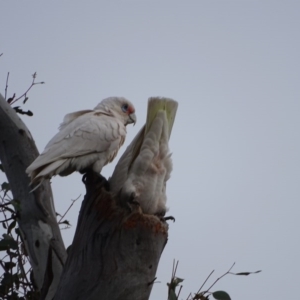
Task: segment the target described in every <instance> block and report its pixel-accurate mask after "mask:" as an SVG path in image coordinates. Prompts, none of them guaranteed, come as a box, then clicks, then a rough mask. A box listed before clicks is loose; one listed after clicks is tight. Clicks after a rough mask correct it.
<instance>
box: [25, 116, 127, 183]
mask: <svg viewBox="0 0 300 300" xmlns="http://www.w3.org/2000/svg"><path fill="white" fill-rule="evenodd" d="M76 116H78V117H76ZM125 136H126V128H125V126H124V125H123V124H122V122H121V121H119V120H118V119H117V118H115V117H111V116H108V115H105V114H103V113H101V112H97V111H92V112H90V111H87V112H86V111H85V112H83V113H82V114H80V112H76V113H75V115H74V113H73V114H69V115H67V116H66V117H65V119H64V122H63V124H62V126H61V129H60V131H59V132H58V133H57V134H56V135H55V136H54V137H53V138H52V139H51V140H50V142H49V143H48V144H47V145H46V148H45V150H44V151H43V153H42V154H41V155H40V156H39V157H38V158H37V159H36V160H35V161H34V162H33V163H32V164H31V165H30V166H29V167H28V168H27V170H26V172H27V173H28V174H29V175H30V176H31V178H32V181H36V180H38V178H39V177H48V178H49V177H51V176H53V175H57V174H60V175H62V176H64V175H68V174H70V173H72V172H73V171H75V170H77V171H80V170H83V169H84V168H86V167H89V166H91V165H92V166H93V169H94V170H95V171H96V172H100V171H101V169H102V167H103V166H104V165H106V164H107V163H108V162H110V161H112V160H113V159H114V157H115V156H116V154H117V152H118V150H119V148H120V147H121V145H122V144H123V142H124V140H125Z"/></svg>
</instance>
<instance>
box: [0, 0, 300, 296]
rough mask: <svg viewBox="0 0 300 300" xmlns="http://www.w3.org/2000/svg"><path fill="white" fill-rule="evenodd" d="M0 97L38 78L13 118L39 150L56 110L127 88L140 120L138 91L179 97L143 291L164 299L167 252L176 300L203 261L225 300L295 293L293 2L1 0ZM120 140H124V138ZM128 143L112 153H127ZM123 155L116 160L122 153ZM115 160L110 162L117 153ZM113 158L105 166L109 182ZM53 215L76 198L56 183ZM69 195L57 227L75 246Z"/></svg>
mask: <svg viewBox="0 0 300 300" xmlns="http://www.w3.org/2000/svg"><path fill="white" fill-rule="evenodd" d="M0 8H1V12H2V14H1V19H0V37H1V39H0V53H2V52H3V53H4V54H3V56H2V57H1V58H0V92H1V93H4V89H5V80H6V75H7V72H8V71H9V72H10V80H9V95H11V94H12V93H13V92H16V93H17V94H21V93H22V92H24V91H25V90H26V88H27V87H28V86H29V84H30V81H31V74H33V73H34V72H35V71H36V72H37V74H38V78H37V80H38V81H39V80H41V81H45V82H46V84H45V85H41V86H36V87H34V89H33V90H32V91H31V92H30V94H29V101H28V103H27V104H26V106H25V107H24V108H28V109H30V110H32V111H33V112H34V113H35V115H34V117H32V118H28V117H24V118H23V120H25V122H26V124H27V125H28V127H29V129H30V131H31V133H32V135H33V136H34V138H35V140H36V144H37V146H38V148H39V150H40V151H41V150H43V149H44V146H45V145H46V143H47V142H48V141H49V139H50V138H51V137H52V136H53V135H54V134H55V133H56V132H57V128H58V125H59V123H60V122H61V121H62V118H63V116H64V115H65V114H66V113H69V112H72V111H75V110H79V109H86V108H93V107H94V106H96V104H97V103H98V102H100V100H102V99H103V98H105V97H107V96H114V95H117V96H124V97H126V98H128V99H130V100H131V101H132V102H133V103H134V104H135V106H136V112H137V116H138V123H137V125H136V126H135V127H131V126H130V127H129V128H128V136H127V141H126V145H127V144H128V143H129V142H130V140H131V139H132V138H133V136H134V135H135V134H136V133H137V132H138V130H139V128H140V127H141V126H142V125H143V123H144V120H145V115H146V107H147V99H148V97H150V96H157V95H158V96H167V97H171V98H174V99H176V100H177V101H178V102H179V109H178V114H177V119H176V122H175V125H174V128H173V132H172V136H171V145H170V146H171V150H172V152H173V163H174V171H173V173H172V178H171V179H170V181H169V184H168V187H167V193H168V206H169V208H170V211H169V213H170V214H171V215H173V216H175V217H176V222H175V223H174V224H172V223H171V224H170V229H169V242H168V244H167V246H166V248H165V250H164V252H163V255H162V258H161V262H160V266H159V270H158V272H157V277H158V279H157V280H159V281H161V283H157V284H155V286H154V289H153V292H152V296H151V299H152V300H156V299H166V298H167V296H166V293H167V288H166V282H167V281H169V279H170V274H171V268H172V261H173V258H175V259H178V260H179V261H180V263H179V269H178V276H179V277H182V278H184V279H185V281H184V287H183V291H182V293H181V294H182V299H185V298H186V297H187V295H188V294H189V292H192V291H197V289H198V288H199V286H200V285H201V283H202V282H203V281H204V280H205V278H206V276H207V275H208V274H209V273H210V271H211V270H212V269H215V270H216V274H215V275H214V276H217V275H221V274H222V273H223V272H225V271H226V270H227V269H228V268H229V267H230V266H231V264H232V263H233V262H236V267H235V268H234V270H233V271H236V272H238V271H256V270H258V269H262V270H263V272H262V273H260V274H257V275H253V276H250V277H232V276H228V277H225V278H224V279H223V280H222V281H220V282H219V283H218V284H217V286H215V290H219V289H223V290H226V291H227V292H229V294H230V295H231V296H232V299H244V300H252V299H294V298H295V297H296V296H295V294H296V293H297V290H298V285H299V279H300V276H299V269H300V262H299V253H300V241H299V228H300V221H299V209H300V205H299V200H300V199H299V197H300V184H299V182H300V160H299V153H300V142H299V125H300V122H299V113H300V99H299V95H300V93H299V92H300V88H299V86H300V84H299V79H300V76H299V75H300V71H299V70H300V63H299V53H300V43H299V29H300V26H299V25H300V21H299V9H300V4H299V1H274V0H273V1H199V0H198V1H185V2H183V1H182V2H178V1H164V2H163V1H151V2H150V1H115V2H105V1H85V2H83V1H72V2H71V1H63V2H58V1H57V2H54V1H48V2H44V1H39V2H38V1H19V2H16V1H2V2H1V4H0ZM125 147H126V146H125ZM125 147H124V148H123V149H122V150H121V151H120V154H121V153H122V152H123V151H124V149H125ZM119 156H120V155H119ZM119 156H118V157H119ZM116 161H117V159H116V160H115V161H114V162H113V163H112V164H111V165H109V166H107V167H105V169H104V171H103V174H104V175H105V176H107V177H108V176H109V175H110V174H111V173H112V171H113V168H114V165H115V163H116ZM52 187H53V191H54V196H55V203H56V210H57V211H58V212H60V213H63V212H64V211H65V210H66V208H67V207H68V206H69V205H70V199H74V198H77V197H78V196H79V194H81V195H82V196H81V199H82V197H83V195H84V186H83V184H82V183H81V177H80V176H79V175H77V174H75V175H72V176H69V177H68V178H54V179H53V180H52ZM79 208H80V201H77V202H76V204H75V206H74V207H73V209H72V211H71V212H70V213H69V215H68V219H69V220H70V221H71V223H72V224H73V227H72V228H71V229H69V230H64V231H63V236H64V240H65V243H66V246H68V245H69V244H70V243H71V242H72V237H73V233H74V230H75V227H76V219H77V216H78V211H79Z"/></svg>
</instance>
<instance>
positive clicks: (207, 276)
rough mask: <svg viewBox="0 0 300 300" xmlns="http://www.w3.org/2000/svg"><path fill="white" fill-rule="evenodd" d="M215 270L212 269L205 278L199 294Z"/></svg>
mask: <svg viewBox="0 0 300 300" xmlns="http://www.w3.org/2000/svg"><path fill="white" fill-rule="evenodd" d="M214 271H215V270H212V271H211V272H210V274H209V275H208V276H207V278H206V279H205V281H204V282H203V284H202V285H201V287H200V289H199V290H198V292H197V294H199V293H200V291H201V290H202V288H203V287H204V285H205V283H206V282H207V280H208V279H209V277H210V276H211V275H212V273H213V272H214Z"/></svg>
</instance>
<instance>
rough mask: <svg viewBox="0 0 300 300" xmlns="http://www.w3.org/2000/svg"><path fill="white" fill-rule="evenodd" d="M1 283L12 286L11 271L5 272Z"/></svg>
mask: <svg viewBox="0 0 300 300" xmlns="http://www.w3.org/2000/svg"><path fill="white" fill-rule="evenodd" d="M1 284H3V285H5V286H6V287H8V288H9V287H12V285H13V277H12V275H11V274H10V273H7V272H6V273H4V275H3V279H2V281H1Z"/></svg>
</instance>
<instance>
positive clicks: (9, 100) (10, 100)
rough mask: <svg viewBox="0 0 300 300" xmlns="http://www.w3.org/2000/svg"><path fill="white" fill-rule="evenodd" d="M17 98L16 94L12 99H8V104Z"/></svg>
mask: <svg viewBox="0 0 300 300" xmlns="http://www.w3.org/2000/svg"><path fill="white" fill-rule="evenodd" d="M15 97H16V94H13V96H12V97H10V98H8V99H7V102H8V103H11V102H12V101H13V100H14V99H15Z"/></svg>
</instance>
